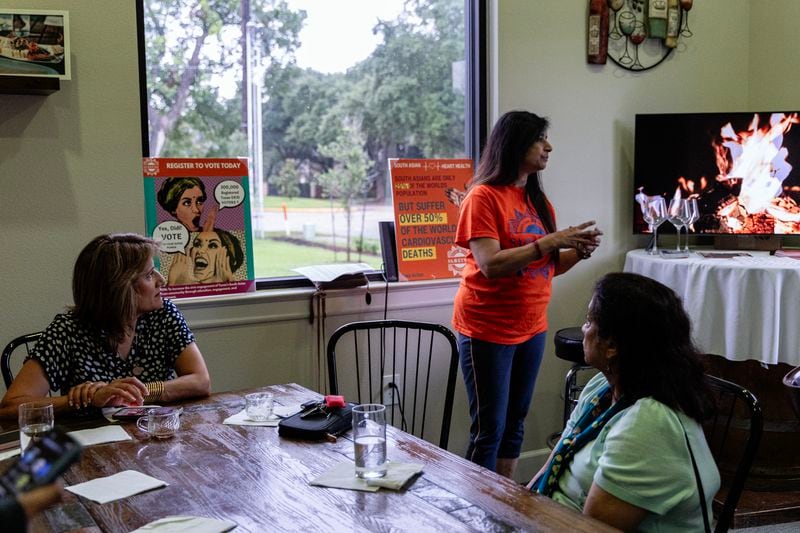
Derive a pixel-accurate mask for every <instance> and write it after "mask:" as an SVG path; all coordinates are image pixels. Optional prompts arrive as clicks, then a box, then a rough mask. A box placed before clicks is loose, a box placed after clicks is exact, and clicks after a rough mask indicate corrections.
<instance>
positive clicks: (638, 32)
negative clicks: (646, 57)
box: [628, 20, 647, 70]
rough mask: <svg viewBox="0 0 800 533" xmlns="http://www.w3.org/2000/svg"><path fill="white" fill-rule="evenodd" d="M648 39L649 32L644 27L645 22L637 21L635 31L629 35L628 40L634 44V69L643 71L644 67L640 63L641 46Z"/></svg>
mask: <svg viewBox="0 0 800 533" xmlns="http://www.w3.org/2000/svg"><path fill="white" fill-rule="evenodd" d="M646 38H647V30H646V29H645V27H644V22H641V21H638V20H637V21H636V23H635V24H634V26H633V31H632V32H631V33H630V34H629V35H628V39H629V40H630V41H631V42H632V43H633V46H634V48H633V64H632V65H631V68H632V69H640V70H641V69H643V68H644V65H642V63H641V62H640V61H639V45H640V44H642V43H643V42H644V40H645V39H646Z"/></svg>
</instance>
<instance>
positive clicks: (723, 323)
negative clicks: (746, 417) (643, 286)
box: [625, 250, 800, 366]
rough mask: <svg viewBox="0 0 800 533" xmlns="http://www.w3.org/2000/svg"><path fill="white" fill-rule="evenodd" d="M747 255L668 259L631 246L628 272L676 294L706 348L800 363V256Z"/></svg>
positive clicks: (770, 361)
mask: <svg viewBox="0 0 800 533" xmlns="http://www.w3.org/2000/svg"><path fill="white" fill-rule="evenodd" d="M710 252H711V251H710ZM748 253H749V254H751V256H752V257H734V258H730V259H710V258H704V257H702V256H700V255H698V254H695V253H693V254H691V257H689V258H688V259H665V258H663V257H661V256H651V255H647V253H646V252H645V251H644V250H632V251H630V252H628V253H627V255H626V256H625V271H626V272H635V273H637V274H642V275H644V276H648V277H650V278H653V279H656V280H658V281H660V282H661V283H663V284H664V285H667V286H668V287H670V288H672V290H674V291H675V292H676V293H678V295H679V296H680V297H681V298H682V299H683V304H684V307H685V308H686V312H687V313H688V314H689V317H690V318H691V319H692V331H693V336H694V339H695V341H696V342H697V344H698V347H699V348H700V349H701V350H702V351H703V352H705V353H713V354H718V355H722V356H725V357H726V358H728V359H730V360H734V361H744V360H746V359H755V360H758V361H762V362H764V363H767V364H776V363H779V362H780V363H788V364H790V365H794V366H797V365H800V260H797V259H791V258H788V257H774V256H770V255H769V254H768V253H767V252H748Z"/></svg>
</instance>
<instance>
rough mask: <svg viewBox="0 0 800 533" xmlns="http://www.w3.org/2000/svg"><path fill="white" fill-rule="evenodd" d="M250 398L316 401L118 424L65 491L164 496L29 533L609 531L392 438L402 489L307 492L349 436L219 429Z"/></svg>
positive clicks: (41, 525)
mask: <svg viewBox="0 0 800 533" xmlns="http://www.w3.org/2000/svg"><path fill="white" fill-rule="evenodd" d="M255 390H266V391H269V392H271V393H272V394H273V395H274V397H275V402H276V404H279V405H281V404H282V405H292V404H299V403H303V402H306V401H309V400H313V399H318V398H321V396H320V395H319V394H317V393H315V392H313V391H311V390H308V389H306V388H304V387H302V386H300V385H297V384H287V385H272V386H269V387H264V388H262V389H253V390H247V391H240V392H222V393H216V394H213V395H211V396H210V397H208V398H204V399H200V400H196V401H188V402H183V403H181V404H180V405H182V406H183V408H184V411H183V414H182V416H181V427H180V430H179V432H178V433H177V434H176V435H175V436H174V437H172V438H169V439H164V440H158V439H151V438H148V436H147V435H146V434H145V433H143V432H141V431H139V430H138V429H137V428H136V424H135V423H131V422H128V423H123V424H122V427H123V428H124V429H125V430H126V431H127V432H128V433H129V434H130V435H131V436H132V440H130V441H122V442H113V443H107V444H99V445H94V446H87V447H86V448H85V449H84V451H83V454H82V457H81V460H80V461H79V462H78V463H76V464H74V465H73V466H71V467H70V468H69V470H67V472H66V473H65V474H64V482H65V484H66V485H67V486H69V485H73V484H77V483H81V482H84V481H88V480H91V479H94V478H97V477H102V476H109V475H112V474H115V473H117V472H121V471H123V470H136V471H139V472H142V473H144V474H147V475H149V476H152V477H155V478H158V479H160V480H163V481H165V482H167V483H168V486H166V487H163V488H159V489H155V490H152V491H149V492H145V493H141V494H137V495H135V496H130V497H128V498H124V499H121V500H116V501H113V502H110V503H105V504H98V503H95V502H93V501H91V500H88V499H84V498H80V497H77V496H75V495H73V494H72V493H69V492H67V496H66V498H65V500H64V502H63V503H62V504H60V505H59V506H57V507H55V508H52V509H50V510H48V511H46V512H45V513H42V514H41V515H39V516H38V517H36V518H35V519H34V520H32V522H31V525H30V531H33V532H37V531H48V532H52V531H56V532H57V531H87V532H88V531H103V532H116V531H124V532H129V531H131V530H133V529H136V528H138V527H141V526H143V525H145V524H147V523H149V522H151V521H154V520H157V519H159V518H163V517H166V516H172V515H184V516H185V515H189V516H199V517H209V518H215V519H220V520H227V521H231V522H234V523H236V524H237V528H236V529H235V531H242V532H244V531H252V532H262V531H303V532H306V531H325V532H330V531H415V532H422V531H447V532H451V531H452V532H454V531H592V532H598V531H600V532H602V531H616V530H614V529H613V528H610V527H608V526H606V525H605V524H602V523H601V522H598V521H596V520H593V519H591V518H588V517H584V516H582V515H580V514H578V513H576V512H574V511H572V510H570V509H568V508H566V507H564V506H562V505H560V504H557V503H555V502H553V501H552V500H550V499H549V498H546V497H544V496H540V495H538V494H532V493H531V492H529V491H527V490H526V489H525V488H524V487H523V486H521V485H519V484H517V483H515V482H514V481H512V480H510V479H508V478H505V477H502V476H499V475H497V474H495V473H494V472H491V471H489V470H487V469H485V468H483V467H481V466H478V465H476V464H474V463H471V462H469V461H467V460H466V459H464V458H462V457H459V456H458V455H455V454H453V453H450V452H448V451H447V450H444V449H441V448H439V447H437V446H435V445H434V444H431V443H429V442H426V441H423V440H421V439H418V438H416V437H414V436H412V435H410V434H408V433H406V432H404V431H401V430H399V429H396V428H393V427H389V428H387V455H388V458H389V459H390V460H392V461H400V462H406V463H420V464H422V465H423V471H422V473H421V474H420V475H419V476H417V477H416V478H414V479H412V480H411V481H410V482H409V483H407V484H406V486H404V487H403V489H401V490H397V491H395V490H386V489H381V490H379V491H378V492H362V491H354V490H346V489H335V488H326V487H319V486H312V485H310V484H309V482H310V481H312V480H313V479H315V478H317V477H318V476H319V475H320V474H322V473H324V472H325V471H327V470H328V469H330V468H332V467H333V466H335V465H337V464H339V463H341V462H343V461H350V462H352V461H353V442H352V440H351V433H350V432H348V433H346V434H344V435H341V436H340V437H339V438H338V439H336V440H335V442H331V441H319V442H314V441H303V440H293V439H287V438H283V437H280V436H279V435H278V431H277V428H275V427H260V426H244V425H225V424H223V421H224V420H225V419H226V418H228V417H229V416H231V415H234V414H236V413H238V412H240V411H241V410H242V409H243V408H244V397H243V395H244V394H245V393H248V392H254V391H255ZM56 422H57V423H58V422H59V421H58V420H56ZM10 460H11V459H6V461H4V462H3V463H0V470H2V469H3V468H4V463H5V462H7V461H10Z"/></svg>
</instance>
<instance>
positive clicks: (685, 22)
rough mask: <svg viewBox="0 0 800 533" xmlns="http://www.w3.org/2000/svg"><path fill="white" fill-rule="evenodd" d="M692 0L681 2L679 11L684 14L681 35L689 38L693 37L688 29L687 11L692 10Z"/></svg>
mask: <svg viewBox="0 0 800 533" xmlns="http://www.w3.org/2000/svg"><path fill="white" fill-rule="evenodd" d="M693 3H694V2H693V0H681V9H683V10H684V11H685V12H686V16H685V17H684V18H683V28H681V35H682V36H684V37H691V36H692V35H694V33H692V30H690V29H689V10H690V9H692V4H693Z"/></svg>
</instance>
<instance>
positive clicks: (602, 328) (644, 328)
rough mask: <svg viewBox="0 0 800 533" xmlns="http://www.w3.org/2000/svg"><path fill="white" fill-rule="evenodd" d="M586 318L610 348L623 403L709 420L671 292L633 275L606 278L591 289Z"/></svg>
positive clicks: (687, 330) (695, 360) (698, 369)
mask: <svg viewBox="0 0 800 533" xmlns="http://www.w3.org/2000/svg"><path fill="white" fill-rule="evenodd" d="M589 318H590V319H591V320H592V321H593V322H594V323H595V324H596V325H597V331H598V336H599V337H600V338H602V339H605V340H611V341H613V342H614V343H615V345H616V349H617V357H616V358H615V360H614V361H612V366H611V372H612V373H613V374H614V375H615V377H616V379H617V384H618V385H619V387H620V389H621V392H622V394H623V395H624V396H625V397H626V398H627V399H629V400H631V401H636V400H638V399H639V398H646V397H651V398H653V399H655V400H658V401H659V402H661V403H663V404H664V405H667V406H669V407H671V408H673V409H677V410H680V411H683V413H685V414H686V415H688V416H690V417H691V418H693V419H695V420H697V421H702V420H704V419H706V418H707V417H708V416H709V415H710V414H711V412H712V409H713V399H712V396H711V392H710V390H709V388H708V385H706V382H705V378H704V375H703V372H704V369H703V364H702V362H701V360H700V353H699V352H698V350H697V347H696V346H695V345H694V342H693V341H692V337H691V322H690V320H689V316H688V315H687V314H686V311H685V310H684V309H683V305H682V303H681V300H680V298H679V297H678V295H676V294H675V292H673V291H672V289H670V288H669V287H666V286H664V285H662V284H661V283H659V282H658V281H655V280H654V279H651V278H647V277H644V276H640V275H638V274H629V273H612V274H607V275H605V276H603V277H602V278H601V279H600V280H599V281H598V282H597V284H596V285H595V288H594V295H593V298H592V303H591V304H590V307H589Z"/></svg>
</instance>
